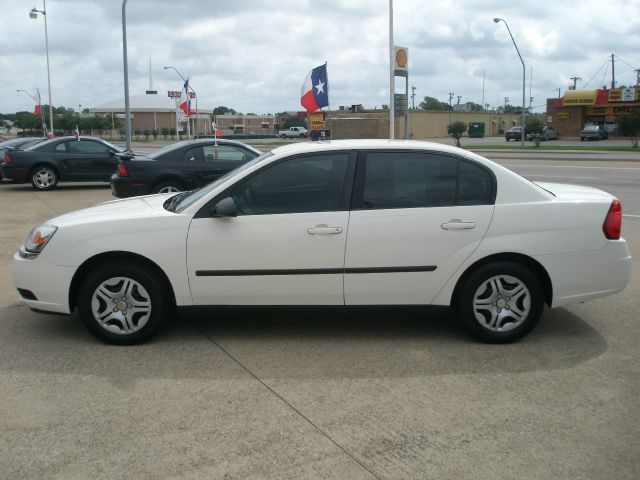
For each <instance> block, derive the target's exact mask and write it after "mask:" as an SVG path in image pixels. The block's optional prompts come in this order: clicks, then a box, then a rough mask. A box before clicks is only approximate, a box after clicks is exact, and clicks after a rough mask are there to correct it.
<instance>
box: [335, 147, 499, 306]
mask: <svg viewBox="0 0 640 480" xmlns="http://www.w3.org/2000/svg"><path fill="white" fill-rule="evenodd" d="M494 200H495V178H494V176H493V174H492V173H491V172H490V171H489V170H488V169H486V168H485V167H483V166H481V165H479V164H476V163H473V162H471V161H469V160H466V159H462V158H458V157H455V156H449V155H443V154H439V153H429V152H421V151H377V152H375V151H370V152H365V153H363V154H361V156H360V157H359V159H358V172H357V176H356V187H355V191H354V202H353V206H352V212H351V217H350V220H349V235H348V239H347V248H346V255H345V303H346V304H347V305H365V304H387V305H394V304H430V303H431V302H432V301H433V299H434V298H435V297H436V295H437V293H438V292H439V291H440V289H441V288H442V287H443V286H444V285H445V283H446V282H447V280H448V279H449V278H450V277H451V275H452V274H453V273H454V272H455V271H456V269H457V268H458V267H459V266H460V265H461V264H462V263H463V262H464V260H465V259H466V258H467V257H469V255H471V253H472V252H473V251H474V250H475V249H476V248H477V247H478V245H479V243H480V241H481V240H482V238H483V237H484V235H485V233H486V231H487V228H488V226H489V223H490V221H491V217H492V215H493V210H494V205H493V203H494Z"/></svg>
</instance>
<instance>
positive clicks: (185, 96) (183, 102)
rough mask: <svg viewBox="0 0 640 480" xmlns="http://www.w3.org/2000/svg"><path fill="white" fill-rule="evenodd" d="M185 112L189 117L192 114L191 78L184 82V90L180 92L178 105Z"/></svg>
mask: <svg viewBox="0 0 640 480" xmlns="http://www.w3.org/2000/svg"><path fill="white" fill-rule="evenodd" d="M178 107H179V108H180V109H182V111H183V112H184V114H185V115H186V116H187V117H188V116H189V115H191V97H189V79H188V78H187V79H186V80H185V82H184V86H183V88H182V92H181V93H180V104H179V105H178Z"/></svg>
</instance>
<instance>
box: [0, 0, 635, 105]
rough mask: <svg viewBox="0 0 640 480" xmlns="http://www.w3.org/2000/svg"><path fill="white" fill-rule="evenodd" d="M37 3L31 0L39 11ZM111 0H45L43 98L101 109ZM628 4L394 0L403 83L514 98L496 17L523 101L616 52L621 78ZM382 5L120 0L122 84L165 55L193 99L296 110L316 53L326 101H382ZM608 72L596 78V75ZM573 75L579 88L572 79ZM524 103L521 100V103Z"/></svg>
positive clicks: (38, 62) (24, 30) (0, 73)
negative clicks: (405, 61)
mask: <svg viewBox="0 0 640 480" xmlns="http://www.w3.org/2000/svg"><path fill="white" fill-rule="evenodd" d="M40 1H41V0H33V2H35V4H36V6H37V8H41V3H40ZM121 6H122V2H121V1H120V0H103V1H98V0H49V1H48V3H47V7H48V10H49V12H48V22H49V40H50V54H51V75H52V89H53V103H54V104H55V105H64V106H67V107H77V105H79V104H82V105H83V107H90V106H95V105H99V104H101V103H104V102H106V101H109V100H112V99H115V98H119V97H122V95H123V74H122V30H121ZM30 7H31V4H30V3H29V4H25V3H23V2H21V4H18V2H14V1H11V0H0V11H2V12H3V14H2V17H1V18H0V31H2V32H3V39H4V40H3V48H2V51H3V54H2V56H0V99H1V100H0V111H1V112H13V111H16V110H30V109H31V108H32V105H31V103H32V102H31V101H30V100H29V99H28V98H27V97H26V96H25V95H23V94H16V89H19V88H24V89H28V90H30V91H34V90H35V88H36V87H39V88H40V91H41V92H42V93H43V100H45V101H46V95H45V92H46V65H45V55H44V31H43V30H44V27H43V21H42V18H39V19H38V20H37V21H33V20H30V19H29V18H28V11H29V9H30ZM639 7H640V0H626V1H624V2H623V1H621V0H610V1H608V2H602V1H595V0H583V1H582V2H580V3H575V2H555V3H554V4H553V6H552V7H550V6H549V5H546V4H544V5H543V4H541V3H540V2H539V1H532V0H525V1H521V2H517V3H513V2H504V1H498V0H486V1H484V2H480V3H479V2H476V1H471V0H462V1H455V2H453V1H451V0H434V1H430V2H421V1H418V0H396V1H395V2H394V15H395V21H394V30H395V43H396V44H397V45H403V46H406V47H408V48H409V50H410V70H411V78H410V83H411V84H413V85H415V86H416V88H417V91H416V94H417V97H418V98H419V99H421V98H422V97H424V96H426V95H428V96H434V97H437V98H439V99H440V100H442V101H448V92H450V91H452V92H456V95H462V101H463V102H465V101H474V102H476V103H481V101H482V93H483V91H482V82H483V75H484V77H485V82H484V83H485V88H484V94H485V102H486V103H489V104H491V105H496V104H497V103H502V102H503V101H504V97H505V96H509V97H510V99H511V102H512V103H519V102H520V100H518V99H519V98H521V95H522V93H521V81H522V66H521V64H520V62H519V60H518V58H517V56H516V52H515V50H514V48H513V45H512V43H511V40H510V38H509V36H508V33H507V31H506V28H504V25H503V24H494V22H493V21H492V19H493V17H502V18H505V19H506V20H507V21H508V22H509V26H510V28H511V31H512V33H513V35H514V37H515V38H516V41H517V43H518V47H519V48H520V51H521V53H522V55H523V57H524V59H525V63H526V66H527V72H526V73H527V75H526V76H527V97H528V95H529V92H528V90H529V85H528V82H529V78H530V69H533V86H532V96H534V97H535V100H534V105H544V103H545V99H546V98H547V97H552V96H555V95H557V90H556V89H557V88H558V87H560V88H562V90H564V89H565V88H566V86H567V85H568V83H569V77H572V76H576V75H577V76H580V77H582V78H583V82H584V83H586V82H587V80H588V79H589V78H592V77H594V76H595V77H596V78H594V80H593V81H592V84H591V85H589V86H590V87H591V88H595V87H596V86H600V84H601V83H602V78H603V74H605V72H606V70H605V69H603V70H602V71H601V73H599V74H598V75H595V74H596V72H598V70H599V69H600V67H601V66H602V65H603V64H605V63H606V62H607V60H608V56H610V54H611V53H615V54H616V55H617V56H618V57H619V58H620V59H623V60H624V62H625V63H623V62H622V61H618V63H616V73H617V77H618V81H619V82H620V83H626V84H630V83H632V82H635V73H634V72H633V68H638V66H639V64H640V53H639V51H638V49H637V46H636V45H637V32H638V31H639V30H640V16H639V15H638V14H637V13H638V11H640V8H639ZM387 12H388V1H386V0H372V1H364V0H354V1H349V2H345V1H338V0H333V1H325V2H321V3H320V2H316V1H312V0H297V1H296V0H284V1H280V2H273V1H271V2H268V1H249V0H235V1H215V2H213V1H205V0H185V1H183V2H175V1H174V0H132V1H130V2H128V7H127V20H128V22H127V25H128V28H127V32H128V46H129V70H130V91H131V94H132V95H134V94H140V93H143V92H144V90H145V89H146V88H147V87H148V62H149V57H151V58H152V62H153V79H154V87H155V88H157V89H158V90H159V91H160V92H164V91H166V90H169V89H171V90H174V89H178V88H179V86H180V83H181V81H180V79H179V78H178V76H177V75H176V74H175V72H173V71H170V70H166V71H165V70H163V69H162V66H164V65H173V66H175V67H176V68H178V69H179V70H180V71H181V72H182V73H183V74H184V75H188V76H190V77H191V82H192V85H193V87H194V88H195V89H196V90H197V91H198V94H199V103H200V104H201V105H202V106H205V107H207V108H211V107H213V106H216V105H227V106H230V107H233V108H235V109H237V110H240V111H244V112H254V113H267V112H270V113H273V112H276V111H281V110H293V109H298V108H300V107H299V104H298V101H299V93H300V85H301V83H302V81H303V79H304V76H305V75H306V73H307V72H308V71H309V70H310V69H311V68H313V67H315V66H317V65H319V64H321V63H323V62H325V61H327V62H328V69H329V81H330V87H331V97H330V98H331V103H332V106H338V105H350V104H352V103H363V104H365V105H366V106H368V107H374V106H378V107H379V106H380V105H382V104H386V103H388V93H387V91H388V82H389V77H388V36H387V28H388V17H387ZM605 76H606V75H605ZM579 85H580V84H579ZM527 100H528V99H527Z"/></svg>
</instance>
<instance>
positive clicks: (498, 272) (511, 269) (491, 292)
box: [456, 261, 544, 343]
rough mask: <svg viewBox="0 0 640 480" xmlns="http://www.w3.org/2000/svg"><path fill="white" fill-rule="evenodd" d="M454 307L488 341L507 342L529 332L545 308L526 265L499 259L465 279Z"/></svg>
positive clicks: (536, 281)
mask: <svg viewBox="0 0 640 480" xmlns="http://www.w3.org/2000/svg"><path fill="white" fill-rule="evenodd" d="M456 307H457V311H458V313H459V315H460V316H461V317H462V320H463V321H464V323H465V325H466V327H467V329H468V330H469V331H470V332H471V333H472V334H473V335H474V336H475V337H476V338H478V339H479V340H482V341H483V342H487V343H509V342H513V341H515V340H518V339H520V338H522V337H523V336H525V335H526V334H527V333H529V332H530V331H531V330H532V329H533V328H534V327H535V326H536V324H537V323H538V321H539V320H540V316H541V315H542V311H543V308H544V298H543V294H542V288H541V286H540V282H539V281H538V278H537V277H536V276H535V275H534V274H533V273H532V272H531V271H530V270H529V269H528V268H526V267H524V266H522V265H520V264H518V263H513V262H508V261H499V262H494V263H490V264H487V265H484V266H482V267H480V268H478V269H477V270H476V271H474V272H473V273H471V275H470V276H469V277H468V278H467V279H466V280H465V281H464V283H463V284H462V285H461V288H460V289H459V293H458V295H457V299H456Z"/></svg>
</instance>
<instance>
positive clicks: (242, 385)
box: [0, 179, 640, 480]
mask: <svg viewBox="0 0 640 480" xmlns="http://www.w3.org/2000/svg"><path fill="white" fill-rule="evenodd" d="M547 180H550V179H547ZM111 198H112V197H111V192H110V190H109V189H108V188H107V186H106V185H100V184H86V185H69V184H67V185H64V184H63V185H62V187H61V188H60V189H58V190H55V191H52V192H34V191H33V190H32V189H31V188H30V186H27V185H12V184H6V183H3V184H0V201H1V203H2V205H3V213H2V214H1V215H0V222H1V223H0V225H1V228H0V287H1V288H0V322H1V323H0V324H1V325H2V334H1V335H0V405H2V408H1V409H0V478H7V479H14V478H15V479H24V478H29V479H39V478H55V479H86V478H92V479H100V478H105V479H106V478H109V479H114V478H116V479H120V478H122V479H124V478H127V479H131V478H136V479H146V478H148V479H159V478H167V479H168V478H171V479H173V478H180V479H202V478H229V479H236V478H237V479H262V478H277V479H289V478H290V479H307V478H309V479H316V478H323V479H324V478H335V479H344V478H350V479H360V478H362V479H365V478H366V479H376V478H378V479H413V478H442V479H448V478H455V479H513V478H522V479H578V478H580V479H616V480H620V479H630V480H631V479H637V478H639V477H640V456H639V455H638V452H640V413H639V412H640V400H639V399H640V367H639V365H640V361H639V360H640V354H639V353H638V344H639V343H640V322H638V314H637V312H638V311H640V291H639V290H640V277H639V274H640V271H639V267H638V262H637V261H636V263H635V265H634V270H633V276H632V281H631V283H630V285H629V286H628V287H627V289H626V290H625V291H624V292H622V293H620V294H617V295H614V296H610V297H605V298H602V299H598V300H595V301H591V302H589V303H585V304H580V305H575V306H571V307H568V308H560V309H554V310H547V311H546V312H545V314H544V315H543V318H542V320H541V323H540V325H539V326H538V327H537V329H536V330H535V331H534V332H533V333H532V334H530V335H529V336H528V337H526V338H525V339H524V340H522V341H520V342H518V343H516V344H512V345H505V346H490V345H483V344H479V343H476V342H474V341H473V340H471V339H470V338H469V337H468V336H467V335H466V334H465V332H464V330H463V329H462V328H461V327H459V326H458V325H457V323H456V321H455V319H454V318H451V317H450V316H449V315H448V314H447V313H446V312H438V313H434V312H430V314H429V316H428V317H427V316H425V312H424V311H421V310H408V311H407V310H402V311H397V310H393V309H384V310H373V311H372V310H364V311H350V312H342V311H332V312H327V311H321V312H310V311H306V310H296V311H290V310H289V311H287V310H261V309H221V310H219V311H216V312H215V313H214V314H212V315H210V316H207V317H189V318H175V319H174V320H173V321H172V322H170V324H169V325H168V326H167V328H165V330H164V331H163V334H162V335H160V336H159V338H158V339H157V340H155V341H152V342H151V343H149V344H146V345H142V346H137V347H128V348H127V347H113V346H108V345H104V344H101V343H99V342H98V341H97V340H95V339H94V338H93V337H91V336H90V335H89V334H88V333H86V332H85V330H84V329H83V327H82V326H81V325H80V323H79V321H78V320H77V319H76V318H74V317H69V316H53V315H41V314H36V313H33V312H31V311H30V310H28V309H27V308H26V307H24V306H22V305H20V304H19V303H18V297H17V295H16V294H15V293H14V290H13V285H12V283H11V279H10V259H11V257H12V256H13V253H14V252H15V251H16V249H17V248H18V246H19V245H20V243H22V242H23V241H24V238H25V237H26V235H27V233H28V232H29V230H30V229H31V227H32V226H34V225H35V224H37V223H39V222H41V221H43V220H46V219H47V218H50V217H52V216H54V215H56V214H58V213H63V212H66V211H70V210H73V209H76V208H81V207H83V206H88V205H92V204H94V203H97V202H100V201H105V200H110V199H111ZM623 235H624V236H625V238H626V239H627V241H628V242H629V244H630V249H631V252H632V255H635V253H636V252H638V251H640V250H639V249H640V218H636V217H625V219H624V221H623ZM636 256H637V255H636Z"/></svg>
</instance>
